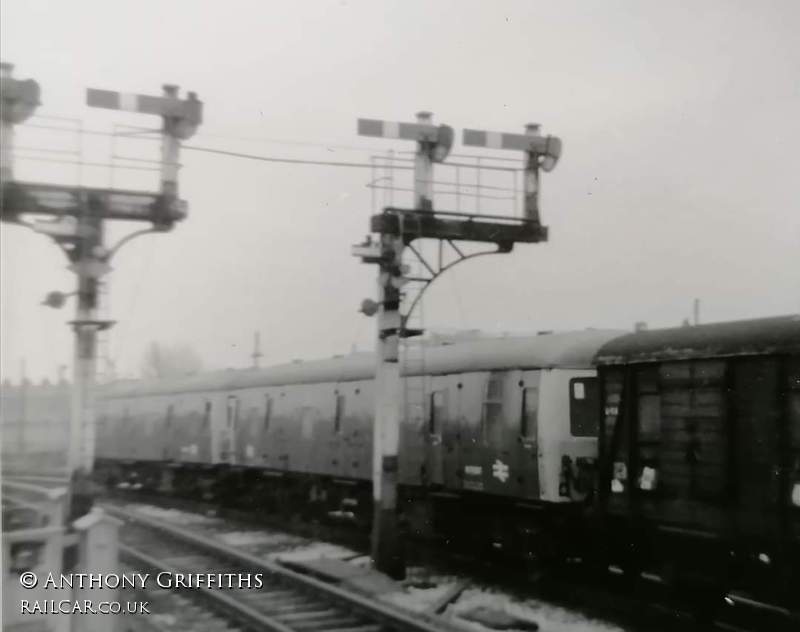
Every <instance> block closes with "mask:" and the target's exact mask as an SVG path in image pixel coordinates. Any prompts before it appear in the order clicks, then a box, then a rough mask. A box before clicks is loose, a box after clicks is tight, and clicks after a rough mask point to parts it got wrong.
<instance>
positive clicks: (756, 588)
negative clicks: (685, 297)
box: [597, 315, 800, 607]
mask: <svg viewBox="0 0 800 632" xmlns="http://www.w3.org/2000/svg"><path fill="white" fill-rule="evenodd" d="M597 366H598V378H599V388H600V399H601V402H602V403H601V405H602V411H601V413H602V416H601V422H600V429H599V456H600V462H601V464H602V467H601V468H600V477H599V481H600V482H599V493H598V510H599V512H600V513H599V515H600V516H601V517H602V521H603V524H602V527H598V529H599V530H600V532H602V533H604V534H605V535H604V538H605V540H604V544H605V545H606V547H605V549H604V554H605V555H606V556H607V560H606V561H608V562H609V563H610V564H612V565H614V566H616V567H617V568H620V569H624V570H625V571H626V572H627V573H629V574H631V575H633V576H642V575H646V576H647V577H650V578H656V579H657V580H658V581H662V582H665V583H667V584H669V585H670V586H673V587H674V588H676V589H678V590H680V591H689V592H691V591H695V592H696V593H697V594H702V593H703V592H704V591H706V592H707V591H711V592H712V593H717V594H718V595H719V594H722V595H724V594H727V591H729V590H742V591H744V592H743V594H748V595H759V596H760V597H763V598H765V600H768V601H772V602H774V601H775V600H776V599H778V600H779V596H781V595H782V596H783V597H784V598H785V599H786V600H787V601H789V602H791V601H795V602H796V598H797V595H798V594H800V593H798V590H800V572H799V571H798V569H800V315H793V316H786V317H776V318H765V319H756V320H748V321H736V322H727V323H721V324H713V325H701V326H696V327H681V328H675V329H665V330H659V331H645V332H641V333H635V334H629V335H626V336H623V337H620V338H617V339H615V340H612V341H611V342H609V343H608V344H607V345H605V346H603V347H602V348H601V349H600V351H599V353H598V356H597ZM717 601H720V599H718V600H717ZM794 607H796V603H794Z"/></svg>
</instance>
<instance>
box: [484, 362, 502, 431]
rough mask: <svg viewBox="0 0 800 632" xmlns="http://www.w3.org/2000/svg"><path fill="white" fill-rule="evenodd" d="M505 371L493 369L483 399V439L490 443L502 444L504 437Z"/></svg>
mask: <svg viewBox="0 0 800 632" xmlns="http://www.w3.org/2000/svg"><path fill="white" fill-rule="evenodd" d="M504 377H505V373H503V372H502V371H493V372H492V373H490V374H489V379H488V380H487V382H486V396H485V397H484V399H483V415H482V422H483V439H484V441H485V442H486V443H488V444H489V445H500V443H501V441H502V438H503V378H504Z"/></svg>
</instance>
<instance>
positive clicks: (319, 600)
mask: <svg viewBox="0 0 800 632" xmlns="http://www.w3.org/2000/svg"><path fill="white" fill-rule="evenodd" d="M106 511H107V512H108V513H109V514H111V515H113V516H116V517H117V518H120V519H122V520H124V521H125V526H124V527H123V530H122V543H121V545H120V555H121V556H122V558H123V560H124V562H125V564H126V565H127V566H129V567H130V568H133V569H136V570H138V571H143V572H149V573H151V574H153V573H162V572H163V573H170V577H175V576H176V574H177V573H183V574H184V575H186V574H197V573H200V574H207V573H215V574H222V575H224V574H226V573H232V574H234V575H236V576H238V575H240V574H241V575H246V574H250V576H251V577H254V576H255V575H256V574H260V577H261V583H262V585H261V586H260V587H259V588H255V587H250V588H246V587H245V588H238V587H235V588H231V589H227V588H222V589H220V588H208V587H204V586H200V587H197V588H193V589H180V591H179V594H180V597H181V598H183V599H184V600H186V601H187V603H186V605H185V608H186V611H185V612H186V613H187V614H186V616H188V614H189V613H191V614H192V616H193V617H195V618H197V616H198V614H197V611H198V609H200V610H202V611H205V612H206V613H207V616H208V618H209V619H211V620H213V621H216V622H218V623H217V624H215V625H212V626H211V627H210V628H209V629H215V630H216V629H219V630H241V631H245V630H269V631H274V632H442V631H446V630H454V629H455V628H453V627H452V626H449V625H447V624H446V623H445V622H439V621H432V620H424V619H423V620H421V619H418V618H416V617H412V616H410V615H409V614H406V613H404V612H401V611H399V610H398V609H396V608H395V607H393V606H390V605H388V604H382V603H380V602H377V601H375V600H374V599H370V598H368V597H365V596H361V595H359V594H355V593H351V592H347V591H344V590H342V589H340V588H338V587H336V586H333V585H330V584H326V583H324V582H321V581H318V580H316V579H314V578H311V577H308V576H306V575H302V574H300V573H297V572H294V571H292V570H290V569H287V568H284V567H282V566H280V565H278V564H274V563H271V562H268V561H264V560H261V559H258V558H256V557H253V556H251V555H248V554H246V553H244V552H242V551H240V550H236V549H234V548H231V547H229V546H226V545H224V544H221V543H219V542H214V541H211V540H209V539H208V538H205V537H203V536H201V535H197V534H195V533H191V532H188V531H186V530H185V529H179V528H176V527H174V526H172V525H168V524H165V523H163V522H161V521H159V520H154V519H152V518H147V517H144V516H141V515H138V514H135V513H132V512H129V511H126V510H123V509H120V508H118V507H106ZM165 577H167V576H165ZM255 583H256V582H253V581H251V586H254V585H255ZM165 590H168V589H165ZM189 602H191V603H189ZM184 629H185V628H184Z"/></svg>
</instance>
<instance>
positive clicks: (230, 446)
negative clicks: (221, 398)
mask: <svg viewBox="0 0 800 632" xmlns="http://www.w3.org/2000/svg"><path fill="white" fill-rule="evenodd" d="M238 421H239V398H238V397H236V395H228V399H227V401H226V407H225V424H224V426H223V428H222V430H221V436H220V442H219V446H220V447H219V458H220V461H222V462H223V463H230V464H233V463H235V461H236V443H235V442H236V426H237V424H238Z"/></svg>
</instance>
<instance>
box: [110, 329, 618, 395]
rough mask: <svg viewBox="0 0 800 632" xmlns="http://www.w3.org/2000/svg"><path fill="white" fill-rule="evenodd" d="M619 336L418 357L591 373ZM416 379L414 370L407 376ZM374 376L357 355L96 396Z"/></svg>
mask: <svg viewBox="0 0 800 632" xmlns="http://www.w3.org/2000/svg"><path fill="white" fill-rule="evenodd" d="M622 333H623V332H621V331H619V330H600V329H588V330H585V331H576V332H566V333H558V334H545V335H539V336H525V337H504V338H478V339H474V340H466V341H459V342H456V343H453V344H440V345H428V344H426V345H425V348H424V351H423V352H422V353H423V354H424V355H423V357H424V373H425V374H427V375H441V374H447V373H464V372H469V371H493V370H501V369H536V368H591V362H592V358H593V357H594V355H595V353H597V350H598V349H599V348H600V346H601V345H603V344H604V343H606V342H608V341H609V340H611V339H612V338H615V337H618V336H620V335H621V334H622ZM412 344H419V343H412ZM417 353H418V352H417ZM415 364H416V363H415ZM420 364H422V363H420ZM401 365H402V358H401ZM420 373H421V371H419V370H416V371H412V372H410V375H419V374H420ZM374 376H375V356H374V355H373V354H372V353H365V352H362V353H354V354H350V355H347V356H342V357H335V358H329V359H325V360H314V361H309V362H299V361H295V362H290V363H287V364H281V365H277V366H273V367H268V368H264V369H237V370H227V371H214V372H209V373H203V374H198V375H188V376H186V377H181V378H171V379H163V380H129V381H122V382H117V383H114V384H110V385H108V386H106V387H104V388H103V393H102V396H104V397H135V396H138V395H156V394H168V393H179V392H197V391H234V390H239V389H244V388H259V387H268V386H283V385H289V384H313V383H319V382H351V381H356V380H369V379H372V378H373V377H374Z"/></svg>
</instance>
